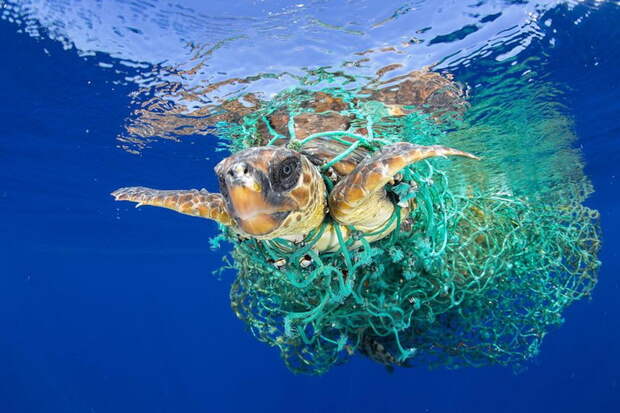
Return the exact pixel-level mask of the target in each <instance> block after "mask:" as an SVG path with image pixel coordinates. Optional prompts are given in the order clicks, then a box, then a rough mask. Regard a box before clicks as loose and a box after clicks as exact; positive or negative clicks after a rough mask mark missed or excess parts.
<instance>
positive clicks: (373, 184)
mask: <svg viewBox="0 0 620 413" xmlns="http://www.w3.org/2000/svg"><path fill="white" fill-rule="evenodd" d="M436 156H442V157H446V156H464V157H467V158H472V159H479V158H478V157H476V156H475V155H472V154H470V153H468V152H463V151H460V150H458V149H453V148H449V147H446V146H440V145H433V146H422V145H415V144H412V143H408V142H399V143H395V144H392V145H388V146H385V147H383V148H382V149H381V150H380V151H379V152H377V153H375V154H374V155H373V156H372V157H370V158H368V159H366V160H364V161H363V162H361V163H360V164H359V165H358V166H357V167H356V168H355V169H354V170H353V172H351V174H350V175H348V176H347V177H346V178H345V179H343V180H342V181H340V182H338V184H337V185H336V186H335V187H334V189H333V190H332V191H331V193H330V194H329V210H330V214H331V216H332V217H333V218H334V219H335V220H336V221H337V222H338V223H340V224H342V225H352V226H355V227H356V228H358V229H359V230H361V231H363V232H372V231H374V230H376V229H377V228H381V227H382V226H383V225H384V224H385V223H386V222H387V220H388V219H389V218H390V217H391V215H392V213H393V211H394V205H393V204H392V203H391V202H390V200H389V199H388V198H387V194H386V191H385V189H384V186H385V184H387V183H388V182H390V181H391V180H392V179H393V178H394V175H396V174H397V173H398V172H399V171H400V170H402V169H403V168H405V167H406V166H408V165H411V164H413V163H415V162H418V161H421V160H423V159H427V158H432V157H436ZM392 229H393V228H392ZM390 231H391V230H390ZM385 235H387V234H385Z"/></svg>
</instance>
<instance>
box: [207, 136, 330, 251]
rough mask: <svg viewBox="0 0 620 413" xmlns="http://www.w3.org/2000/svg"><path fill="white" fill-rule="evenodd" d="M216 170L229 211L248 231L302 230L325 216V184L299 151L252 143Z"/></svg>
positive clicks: (297, 232) (265, 233)
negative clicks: (252, 146) (251, 145)
mask: <svg viewBox="0 0 620 413" xmlns="http://www.w3.org/2000/svg"><path fill="white" fill-rule="evenodd" d="M215 172H216V174H217V176H218V178H219V183H220V191H221V193H222V196H223V197H224V200H225V202H226V208H227V210H228V213H229V214H230V216H231V217H232V219H233V220H234V221H235V224H236V226H237V227H238V228H239V229H240V230H241V231H242V232H244V233H246V234H247V235H249V236H252V237H257V238H263V239H268V238H276V237H283V236H296V235H303V234H305V233H307V232H308V231H310V230H311V229H313V228H315V227H317V226H319V225H320V224H321V222H323V219H324V217H325V202H326V200H325V199H326V190H325V185H324V183H323V180H322V178H321V176H320V174H319V172H318V171H317V169H316V167H315V166H314V165H313V164H312V163H311V162H310V161H309V160H308V159H307V158H306V157H305V156H304V155H302V154H300V153H299V152H296V151H293V150H291V149H287V148H282V147H257V148H250V149H246V150H243V151H240V152H237V153H235V154H233V155H232V156H230V157H228V158H226V159H224V160H222V161H221V162H220V163H219V164H218V165H217V166H216V167H215Z"/></svg>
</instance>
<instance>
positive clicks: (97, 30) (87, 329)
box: [0, 0, 620, 413]
mask: <svg viewBox="0 0 620 413" xmlns="http://www.w3.org/2000/svg"><path fill="white" fill-rule="evenodd" d="M0 14H2V17H3V18H2V20H0V39H2V43H1V46H0V50H1V51H2V57H3V59H2V60H3V61H2V64H0V76H1V78H2V79H3V82H2V87H0V97H1V99H2V102H3V104H2V107H1V109H0V165H1V168H0V217H2V218H0V228H1V231H0V251H1V252H0V258H1V259H2V271H1V272H0V274H1V276H0V326H1V327H2V330H1V333H0V412H9V413H22V412H87V413H102V412H205V411H207V412H211V411H213V412H229V411H230V412H236V411H258V412H262V411H284V412H286V411H298V412H331V411H342V412H366V411H368V412H375V411H377V412H392V411H407V412H468V411H476V412H543V411H544V412H556V411H561V412H573V411H574V412H577V411H579V412H582V411H595V412H616V411H618V410H620V383H619V380H620V373H619V372H620V352H619V351H618V348H620V332H619V326H620V324H619V322H618V319H619V317H620V310H619V309H618V306H617V298H616V297H617V295H618V294H619V293H620V288H619V282H618V280H617V278H616V275H615V274H616V273H617V271H618V253H617V248H616V246H617V245H619V244H620V233H619V232H618V230H617V228H618V226H619V221H618V213H620V211H619V210H618V209H619V202H618V201H619V199H620V197H619V196H618V192H617V191H618V190H617V185H618V184H617V182H618V181H617V177H618V176H620V167H619V165H620V146H619V145H618V144H617V143H616V141H615V139H618V137H619V134H620V122H619V121H618V119H619V118H620V81H619V80H618V75H619V74H620V72H619V70H618V67H620V40H619V39H620V25H618V22H620V5H618V3H617V2H612V1H596V2H589V1H583V2H581V1H580V2H559V1H558V2H555V1H553V2H551V1H550V2H527V1H497V2H485V1H480V2H470V3H469V2H451V1H414V2H407V3H404V2H403V1H402V0H401V1H400V2H393V1H384V2H380V4H379V2H372V1H333V2H325V1H313V2H307V3H298V4H290V3H288V2H276V1H262V2H261V1H252V2H250V1H248V2H245V1H244V2H241V1H240V2H223V1H213V2H211V1H210V2H199V1H185V2H179V3H178V4H177V3H173V2H159V1H148V2H147V1H114V2H106V3H105V4H103V3H102V2H98V1H94V0H93V1H86V0H84V1H72V0H66V1H24V2H15V3H14V2H2V1H0ZM389 47H393V48H395V49H396V50H395V51H394V50H382V49H387V48H389ZM370 49H373V50H375V53H370V54H365V55H362V56H371V57H370V58H369V61H366V62H361V63H359V62H358V63H356V64H354V63H350V64H347V62H355V61H356V59H359V58H360V55H358V54H356V53H360V52H363V51H365V50H370ZM396 63H398V64H400V65H401V67H400V68H398V69H397V70H396V71H395V72H394V73H395V74H400V73H404V72H406V71H408V70H414V69H419V68H421V67H422V66H425V65H430V64H437V66H436V67H437V68H438V70H445V71H447V72H450V73H452V74H453V75H454V77H455V80H456V81H459V82H462V83H463V84H464V85H465V86H467V87H468V88H469V89H470V91H469V94H470V96H471V98H472V100H474V101H475V99H476V96H480V95H481V92H480V91H479V90H480V89H479V88H484V87H487V88H490V87H496V86H497V85H501V84H502V83H503V82H509V81H510V79H511V77H513V76H514V77H519V78H522V77H523V76H528V74H529V75H531V73H535V74H534V75H533V77H532V82H534V83H535V84H537V82H540V84H543V83H544V84H545V85H552V86H553V91H552V92H546V95H545V97H544V99H549V100H554V101H556V102H557V103H558V104H561V107H562V111H563V113H565V115H566V116H567V117H568V118H570V119H571V120H572V122H573V123H574V131H575V135H576V137H577V140H576V141H575V142H573V143H572V145H573V147H575V148H579V149H580V150H581V153H582V156H583V160H584V163H585V172H586V174H587V175H588V176H589V177H590V179H591V180H592V183H593V185H594V188H595V192H594V194H593V195H592V196H591V197H590V198H589V199H588V201H587V205H588V206H590V207H592V208H595V209H597V210H599V211H600V213H601V222H602V228H603V249H602V251H601V254H600V260H601V261H602V263H603V265H602V268H601V271H600V280H599V283H598V285H597V287H596V289H595V290H594V293H593V295H592V298H591V299H590V300H583V301H580V302H577V303H575V304H574V305H572V306H571V307H570V308H569V309H568V310H567V311H566V312H565V314H564V315H565V320H566V321H565V323H564V324H563V325H562V326H561V327H560V328H558V329H555V330H553V331H552V332H551V333H550V334H549V335H548V336H547V337H546V338H545V342H544V344H543V346H542V349H541V352H540V354H539V355H538V356H537V357H536V358H535V359H534V360H532V361H531V362H530V363H529V364H528V365H527V368H526V369H525V370H523V371H519V372H518V373H516V374H515V372H514V371H513V370H512V369H510V368H505V367H484V368H479V369H474V368H467V369H460V370H445V369H438V370H431V371H428V370H425V369H399V370H397V371H396V372H394V373H393V374H387V373H386V371H385V369H384V368H383V367H382V366H380V365H378V364H375V363H373V362H371V361H370V360H367V359H365V358H362V357H355V358H353V360H352V361H351V362H349V363H347V364H346V365H344V366H338V367H336V368H334V369H332V370H331V371H330V372H328V373H327V374H326V375H323V376H319V377H315V376H303V375H293V374H292V373H291V372H290V371H288V370H287V369H286V367H285V366H284V364H283V363H282V361H281V359H280V356H279V354H278V352H277V351H276V350H275V349H272V348H270V347H268V346H266V345H264V344H263V343H259V342H258V341H256V340H255V339H254V338H253V337H252V335H251V334H250V333H249V332H248V331H247V330H246V328H245V326H244V325H243V324H242V323H241V322H240V321H239V320H238V319H237V318H236V317H235V315H234V314H233V312H232V311H231V310H230V302H229V297H228V292H229V291H228V290H229V286H230V284H231V280H232V278H233V276H234V274H232V273H230V272H225V273H223V274H222V275H221V276H220V277H219V278H218V277H215V276H212V274H211V272H212V271H213V270H215V269H217V268H218V267H219V266H220V265H221V257H222V256H223V252H222V251H213V250H211V249H210V248H209V238H210V237H211V236H213V235H214V234H215V232H216V230H217V226H216V225H215V224H214V223H212V222H210V221H206V220H195V219H192V218H189V217H184V216H181V215H178V214H173V213H171V212H169V211H165V210H160V209H156V208H140V209H137V210H135V209H133V208H132V207H131V206H128V205H125V204H119V203H115V202H114V201H113V199H112V197H110V195H109V193H110V192H111V191H112V190H114V189H116V188H118V187H120V186H125V185H138V184H139V185H145V186H152V187H159V188H176V187H178V188H201V187H206V188H207V189H209V190H213V191H215V190H216V189H217V182H216V180H215V178H214V177H213V174H212V169H213V166H214V165H215V164H216V163H217V162H218V161H219V159H221V158H222V157H223V156H224V155H223V153H221V152H216V151H215V143H216V138H215V137H213V136H212V135H210V134H209V132H210V129H209V128H206V127H205V128H202V129H197V130H192V131H191V133H185V132H184V131H183V128H180V129H172V132H170V128H168V129H167V128H166V127H165V125H164V126H162V123H157V121H156V120H157V119H159V118H157V116H159V115H158V114H164V115H165V114H166V111H168V110H173V109H174V107H175V105H176V106H180V105H182V104H184V105H186V107H190V109H199V108H201V107H210V106H212V105H215V104H216V103H217V102H218V99H221V98H224V97H228V96H232V95H234V94H239V93H247V92H254V93H263V94H264V95H265V96H267V97H269V96H270V95H271V94H273V93H277V92H278V91H280V90H283V89H285V88H286V87H290V86H291V85H294V84H297V83H298V82H299V79H300V77H302V76H303V75H305V74H307V73H308V71H309V70H312V69H316V68H319V67H322V68H325V67H332V68H346V70H349V71H351V73H354V74H355V75H360V76H362V75H364V74H367V73H370V72H374V71H376V70H377V69H379V68H381V67H385V66H387V65H391V64H396ZM519 65H523V69H522V70H521V71H519V72H518V73H517V74H515V71H511V67H515V66H516V67H519ZM526 71H527V72H528V73H527V74H524V73H525V72H526ZM248 77H252V80H249V81H245V82H241V81H232V82H229V83H226V84H225V87H222V88H214V89H213V90H208V86H209V85H217V84H220V82H226V81H227V80H229V79H247V78H248ZM178 91H182V92H186V93H189V94H191V93H193V94H195V95H196V96H194V97H193V98H192V99H189V98H188V97H187V95H183V94H182V93H177V92H178ZM153 99H160V100H159V101H157V102H159V103H158V104H160V103H161V102H164V103H161V106H158V107H154V106H153V105H152V103H153ZM187 102H190V103H187ZM152 114H155V115H154V116H155V118H154V117H153V116H151V117H149V115H152ZM154 119H155V120H154ZM162 119H163V121H162V122H165V120H166V118H165V117H163V116H162Z"/></svg>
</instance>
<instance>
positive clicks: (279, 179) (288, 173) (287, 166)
mask: <svg viewBox="0 0 620 413" xmlns="http://www.w3.org/2000/svg"><path fill="white" fill-rule="evenodd" d="M300 174H301V161H300V160H299V158H297V157H295V156H291V157H289V158H286V159H284V160H283V161H282V162H280V163H279V164H278V165H277V166H276V167H275V168H273V169H272V170H271V174H270V175H271V186H272V188H273V189H274V190H275V191H278V192H281V191H288V190H290V189H292V188H293V187H294V186H295V185H296V184H297V181H298V180H299V175H300Z"/></svg>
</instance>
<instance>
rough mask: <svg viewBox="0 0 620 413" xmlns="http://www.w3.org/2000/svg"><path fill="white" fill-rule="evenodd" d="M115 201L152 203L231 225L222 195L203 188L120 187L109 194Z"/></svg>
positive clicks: (141, 203)
mask: <svg viewBox="0 0 620 413" xmlns="http://www.w3.org/2000/svg"><path fill="white" fill-rule="evenodd" d="M111 195H112V196H113V197H114V198H115V199H116V200H117V201H131V202H137V203H138V204H137V205H136V207H139V206H142V205H152V206H158V207H162V208H168V209H172V210H174V211H177V212H180V213H182V214H187V215H193V216H197V217H202V218H208V219H212V220H214V221H217V222H219V223H221V224H224V225H231V224H232V223H233V220H232V219H231V217H230V215H229V214H228V211H227V210H226V202H225V201H224V197H223V196H222V195H221V194H218V193H215V194H213V193H210V192H207V191H206V190H205V189H201V190H197V189H189V190H159V189H151V188H144V187H141V186H134V187H128V188H120V189H117V190H116V191H114V192H112V194H111Z"/></svg>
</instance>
